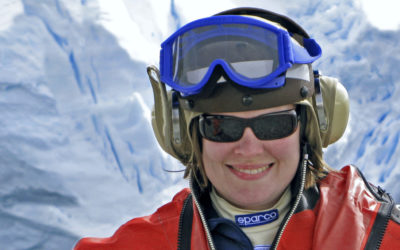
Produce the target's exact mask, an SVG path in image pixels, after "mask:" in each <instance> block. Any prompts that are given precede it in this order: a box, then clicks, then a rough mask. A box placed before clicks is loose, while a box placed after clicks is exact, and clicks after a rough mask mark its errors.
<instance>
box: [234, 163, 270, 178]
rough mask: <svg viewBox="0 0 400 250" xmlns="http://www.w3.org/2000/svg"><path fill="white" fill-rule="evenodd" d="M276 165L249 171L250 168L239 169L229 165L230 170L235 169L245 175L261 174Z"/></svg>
mask: <svg viewBox="0 0 400 250" xmlns="http://www.w3.org/2000/svg"><path fill="white" fill-rule="evenodd" d="M273 165H274V163H270V164H268V165H267V166H263V167H259V168H253V169H249V168H238V167H234V166H232V165H228V167H229V168H231V169H234V170H236V171H238V172H240V173H244V174H250V175H255V174H259V173H262V172H264V171H265V170H267V169H269V168H271V167H272V166H273Z"/></svg>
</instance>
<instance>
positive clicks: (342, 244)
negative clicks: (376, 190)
mask: <svg viewBox="0 0 400 250" xmlns="http://www.w3.org/2000/svg"><path fill="white" fill-rule="evenodd" d="M189 192H190V191H189V190H188V189H184V190H182V191H181V192H179V193H178V194H177V195H176V196H175V197H174V199H173V200H172V202H170V203H168V204H166V205H164V206H162V207H161V208H159V209H158V210H157V211H156V212H155V213H154V214H153V215H150V216H146V217H142V218H136V219H133V220H131V221H129V222H128V223H126V224H124V225H123V226H122V227H121V228H120V229H118V231H117V232H116V233H115V234H114V235H113V236H112V237H110V238H101V239H100V238H84V239H82V240H80V241H79V242H78V244H77V245H76V247H75V249H76V250H86V249H177V238H178V235H177V234H178V224H179V216H180V212H181V209H182V206H183V201H184V200H185V198H186V197H187V195H188V194H189ZM193 206H194V214H193V226H192V239H191V243H192V249H208V245H207V239H206V236H205V231H204V227H203V225H202V223H201V220H200V216H199V213H198V210H197V208H196V207H195V204H194V203H193ZM379 207H380V204H379V203H378V202H377V201H375V200H374V198H373V195H372V194H371V193H370V192H369V191H368V190H367V188H366V186H365V185H364V182H363V180H362V179H361V178H360V177H359V176H358V172H357V170H356V169H355V168H353V167H350V166H347V167H345V168H343V169H342V170H341V171H340V172H338V173H337V172H332V173H330V174H329V175H328V176H327V177H326V178H325V179H324V180H323V181H322V182H321V183H320V198H319V201H318V203H317V204H316V207H315V208H314V210H304V211H301V212H298V213H296V214H294V215H293V216H292V218H291V219H290V221H289V223H288V225H287V227H286V229H285V231H284V233H283V235H282V238H281V241H280V243H279V246H278V249H280V250H283V249H324V250H330V249H351V250H354V249H364V247H365V244H366V243H367V239H368V236H369V233H370V231H371V228H372V226H373V223H374V220H375V217H376V213H377V211H378V209H379ZM380 249H400V225H399V224H397V223H396V222H393V221H390V222H389V224H388V227H387V230H386V233H385V236H384V238H383V241H382V245H381V248H380Z"/></svg>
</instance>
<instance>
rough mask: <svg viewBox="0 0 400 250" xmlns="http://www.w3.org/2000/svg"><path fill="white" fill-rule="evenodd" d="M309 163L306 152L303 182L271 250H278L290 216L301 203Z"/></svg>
mask: <svg viewBox="0 0 400 250" xmlns="http://www.w3.org/2000/svg"><path fill="white" fill-rule="evenodd" d="M307 163H308V154H304V157H303V164H302V170H301V183H300V190H299V193H298V194H297V197H296V201H295V203H294V205H293V207H292V209H291V210H290V212H289V215H288V216H287V218H286V220H285V222H284V224H283V226H282V227H281V229H280V230H279V232H278V234H277V236H276V239H275V244H274V245H273V246H272V247H271V250H276V248H277V247H278V244H279V241H280V240H281V238H282V235H283V232H284V230H285V228H286V226H287V225H288V223H289V220H290V218H291V217H292V216H293V214H294V212H295V211H296V209H297V207H298V205H299V203H300V199H301V197H302V196H303V191H304V186H305V182H306V168H307Z"/></svg>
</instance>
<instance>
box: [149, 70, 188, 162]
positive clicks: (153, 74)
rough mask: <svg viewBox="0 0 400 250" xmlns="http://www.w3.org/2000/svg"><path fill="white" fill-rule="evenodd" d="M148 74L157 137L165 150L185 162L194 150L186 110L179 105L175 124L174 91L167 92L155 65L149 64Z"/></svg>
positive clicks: (153, 122) (153, 124)
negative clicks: (177, 138)
mask: <svg viewBox="0 0 400 250" xmlns="http://www.w3.org/2000/svg"><path fill="white" fill-rule="evenodd" d="M147 74H148V76H149V79H150V82H151V86H152V88H153V93H154V106H153V109H152V112H151V114H152V115H151V124H152V127H153V131H154V134H155V136H156V139H157V141H158V143H159V144H160V146H161V148H162V149H163V150H164V151H165V152H167V153H168V154H170V155H171V156H173V157H174V158H176V159H178V160H180V161H181V162H183V163H184V162H186V161H187V160H188V158H189V157H190V155H191V151H192V150H191V149H192V147H191V141H190V139H189V138H188V132H187V121H186V118H185V114H184V111H183V109H182V108H181V107H180V106H179V107H178V110H177V114H174V115H176V116H177V117H176V118H177V120H176V123H177V124H173V119H172V118H173V114H172V112H173V111H172V101H173V100H172V92H171V91H169V92H167V90H166V87H165V84H164V83H163V82H161V81H160V78H159V76H160V73H159V70H158V69H157V68H156V67H155V66H149V67H148V68H147ZM174 126H176V127H175V128H174ZM174 129H178V133H179V134H180V141H176V140H174V134H173V133H174V131H173V130H174Z"/></svg>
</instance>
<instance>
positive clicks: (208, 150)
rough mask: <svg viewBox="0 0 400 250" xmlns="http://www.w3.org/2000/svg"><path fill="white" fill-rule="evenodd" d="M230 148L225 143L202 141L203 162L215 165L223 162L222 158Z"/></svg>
mask: <svg viewBox="0 0 400 250" xmlns="http://www.w3.org/2000/svg"><path fill="white" fill-rule="evenodd" d="M229 150H230V148H229V146H227V144H226V143H218V142H212V141H209V140H205V139H203V153H202V155H203V162H204V164H205V165H206V166H207V164H206V163H210V162H212V163H216V162H221V161H223V159H224V157H225V156H226V155H227V154H228V152H229Z"/></svg>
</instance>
